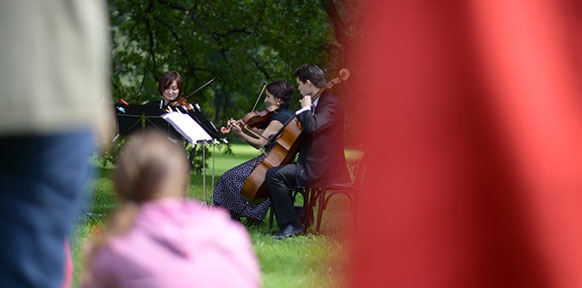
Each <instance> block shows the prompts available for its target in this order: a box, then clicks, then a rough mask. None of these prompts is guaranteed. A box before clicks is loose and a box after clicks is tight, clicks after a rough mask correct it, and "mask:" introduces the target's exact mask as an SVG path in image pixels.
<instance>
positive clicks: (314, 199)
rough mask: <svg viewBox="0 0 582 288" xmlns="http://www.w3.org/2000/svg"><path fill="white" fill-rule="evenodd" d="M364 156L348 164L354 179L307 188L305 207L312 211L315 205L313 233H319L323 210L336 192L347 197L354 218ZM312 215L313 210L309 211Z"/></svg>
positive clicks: (362, 175)
mask: <svg viewBox="0 0 582 288" xmlns="http://www.w3.org/2000/svg"><path fill="white" fill-rule="evenodd" d="M365 164H366V163H365V158H364V156H362V157H361V158H360V159H359V161H356V163H353V164H351V165H350V170H351V172H352V175H354V179H353V181H352V183H332V184H329V185H327V186H324V187H312V188H310V189H308V190H309V191H308V193H307V194H308V196H307V198H308V199H309V201H308V205H307V207H306V213H307V211H313V210H314V209H315V207H316V206H317V220H316V221H315V234H319V230H320V228H321V220H322V218H323V211H324V210H325V208H326V207H327V204H328V203H329V200H330V199H331V198H332V197H333V196H335V195H338V194H343V195H345V196H346V197H347V199H348V200H349V202H350V208H351V210H352V214H353V215H354V219H355V217H356V211H357V209H356V208H357V200H356V197H357V194H358V192H359V191H360V189H361V184H362V181H363V178H364V174H365V172H366V168H367V167H366V166H365ZM310 214H311V216H310V217H313V212H311V213H310Z"/></svg>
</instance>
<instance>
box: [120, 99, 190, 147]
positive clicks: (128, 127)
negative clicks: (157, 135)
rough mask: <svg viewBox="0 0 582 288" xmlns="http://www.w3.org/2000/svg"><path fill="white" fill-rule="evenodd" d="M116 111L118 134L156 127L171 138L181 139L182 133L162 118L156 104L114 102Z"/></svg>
mask: <svg viewBox="0 0 582 288" xmlns="http://www.w3.org/2000/svg"><path fill="white" fill-rule="evenodd" d="M115 111H116V112H117V124H118V128H119V135H118V136H128V135H130V134H132V133H135V132H137V131H141V130H146V129H158V130H159V131H162V132H164V133H166V134H168V136H169V137H170V138H172V139H181V137H182V135H180V133H178V131H176V129H174V127H172V125H170V123H168V122H166V120H164V119H163V118H162V114H163V113H164V111H162V110H161V109H159V108H158V107H156V106H152V105H141V104H131V105H123V104H115Z"/></svg>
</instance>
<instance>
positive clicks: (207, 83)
mask: <svg viewBox="0 0 582 288" xmlns="http://www.w3.org/2000/svg"><path fill="white" fill-rule="evenodd" d="M214 79H216V78H212V79H210V81H208V82H206V83H204V85H202V86H200V87H198V89H196V90H194V91H192V93H190V94H188V95H187V96H184V98H188V97H190V96H192V95H194V93H196V92H198V91H200V90H202V89H204V87H206V86H208V85H210V83H212V82H213V81H214Z"/></svg>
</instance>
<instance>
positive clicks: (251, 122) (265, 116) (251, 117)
mask: <svg viewBox="0 0 582 288" xmlns="http://www.w3.org/2000/svg"><path fill="white" fill-rule="evenodd" d="M266 87H267V84H266V83H265V84H263V87H262V89H261V92H260V93H259V96H258V97H257V100H256V101H255V105H253V109H251V110H254V108H255V107H256V106H257V103H258V102H259V99H260V98H261V95H263V92H265V89H266ZM277 109H279V106H278V105H273V106H269V107H267V108H265V109H264V110H262V111H251V112H249V113H247V114H246V115H245V116H244V117H243V118H241V119H239V120H236V121H234V122H232V121H229V123H228V125H227V126H226V127H221V128H220V132H222V134H228V133H230V130H231V129H232V128H233V127H234V126H239V127H241V129H243V130H244V131H245V132H247V134H249V135H250V136H252V137H254V138H263V137H262V136H261V135H259V134H257V133H256V132H254V131H253V130H251V128H254V127H260V126H264V125H265V124H266V123H267V122H269V120H271V117H272V116H273V114H274V113H275V111H276V110H277Z"/></svg>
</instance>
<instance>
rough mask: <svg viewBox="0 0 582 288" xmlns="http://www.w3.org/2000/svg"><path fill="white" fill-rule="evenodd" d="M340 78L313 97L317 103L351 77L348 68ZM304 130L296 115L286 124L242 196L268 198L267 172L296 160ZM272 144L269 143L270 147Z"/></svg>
mask: <svg viewBox="0 0 582 288" xmlns="http://www.w3.org/2000/svg"><path fill="white" fill-rule="evenodd" d="M339 74H340V77H338V78H334V79H333V80H331V81H329V82H327V83H326V85H325V86H324V87H322V88H321V89H320V90H319V91H318V92H317V93H316V94H315V95H314V96H312V97H311V99H312V101H315V100H316V99H317V98H319V96H320V95H321V94H322V93H323V92H324V91H327V90H329V89H331V88H332V87H333V86H334V85H336V84H338V83H341V82H343V81H345V80H347V79H348V78H349V77H350V71H349V70H348V69H346V68H344V69H341V70H340V71H339ZM304 136H305V135H304V134H303V128H302V127H301V123H300V122H299V120H297V117H296V115H293V117H292V118H291V119H289V121H287V122H286V123H285V125H284V126H283V128H281V130H279V132H278V133H277V134H276V135H275V136H273V137H272V138H271V139H270V140H269V141H270V142H271V141H275V144H274V145H273V147H272V148H271V150H270V151H269V152H268V153H267V155H266V157H265V158H264V159H263V160H262V161H261V162H260V163H259V164H258V165H257V166H256V167H255V168H254V169H253V171H252V172H251V174H250V175H249V176H248V177H247V179H246V180H245V183H244V184H243V187H242V189H241V194H242V195H243V196H244V197H245V198H247V200H249V201H250V202H252V203H257V202H260V201H262V200H263V199H265V198H266V197H267V196H268V192H269V191H268V188H267V185H266V183H265V176H266V174H267V170H269V169H270V168H272V167H277V166H281V165H286V164H289V163H291V161H292V160H293V159H294V158H295V154H297V152H298V151H299V146H300V144H301V142H302V140H303V137H304ZM269 144H270V143H267V145H265V146H268V145H269Z"/></svg>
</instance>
